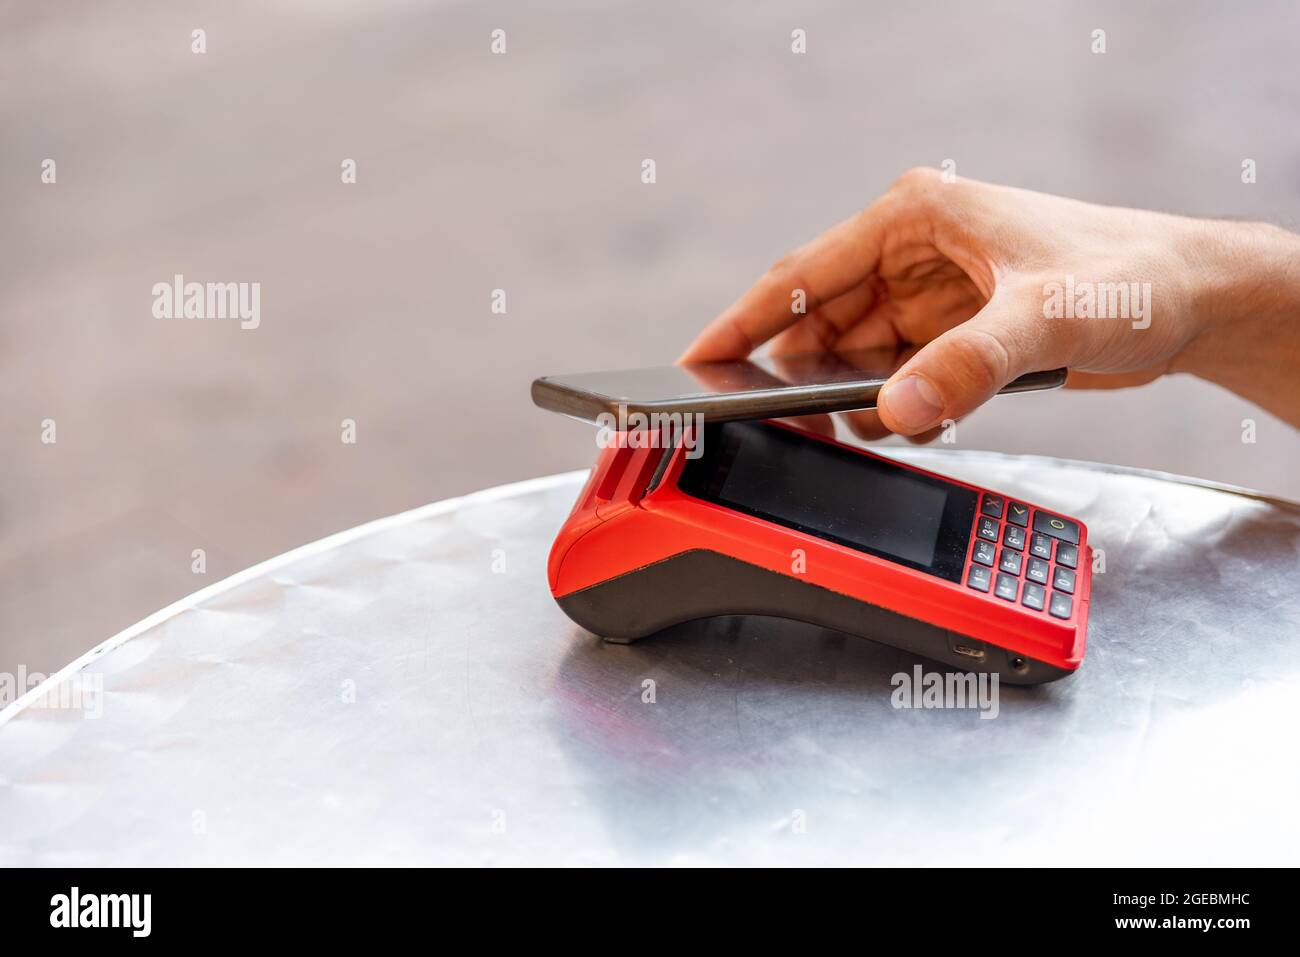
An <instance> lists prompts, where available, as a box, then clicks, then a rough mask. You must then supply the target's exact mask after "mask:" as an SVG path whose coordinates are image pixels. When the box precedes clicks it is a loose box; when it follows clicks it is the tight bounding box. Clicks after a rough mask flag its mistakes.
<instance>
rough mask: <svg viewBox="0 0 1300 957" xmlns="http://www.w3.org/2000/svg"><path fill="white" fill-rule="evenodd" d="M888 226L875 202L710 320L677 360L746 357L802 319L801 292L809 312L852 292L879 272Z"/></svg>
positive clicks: (784, 261) (790, 257)
mask: <svg viewBox="0 0 1300 957" xmlns="http://www.w3.org/2000/svg"><path fill="white" fill-rule="evenodd" d="M886 226H887V219H886V211H885V207H883V206H882V205H881V204H880V203H876V204H874V205H872V206H869V207H868V208H867V209H865V210H863V211H862V212H861V213H859V214H858V215H857V216H854V217H853V218H851V219H846V220H845V221H844V222H842V223H840V224H838V225H836V226H833V227H831V228H830V229H829V230H827V231H826V232H824V233H822V235H820V236H819V237H817V238H816V239H814V240H813V241H812V242H811V243H809V244H807V245H806V246H803V247H801V248H799V249H797V250H795V251H794V252H792V253H791V254H790V255H788V256H786V257H785V258H784V259H782V260H781V261H780V262H778V263H777V264H776V265H775V266H773V267H772V268H771V269H769V270H768V271H767V274H766V275H764V276H763V277H762V278H761V279H759V280H758V282H756V283H755V284H754V285H753V287H751V288H750V290H749V291H748V292H746V293H745V294H744V295H743V296H741V297H740V298H739V299H738V300H736V302H735V303H733V304H732V305H731V306H730V307H728V308H727V309H726V310H724V311H723V312H722V314H721V315H719V316H718V317H717V318H716V319H714V320H713V321H712V322H711V323H709V324H708V325H707V326H706V327H705V328H704V331H703V332H701V333H700V334H699V336H697V337H696V339H695V341H694V342H693V343H691V346H690V348H688V349H687V350H686V352H685V353H683V355H682V356H681V358H680V359H678V361H679V362H708V361H711V360H717V359H743V358H744V357H745V356H747V355H749V354H750V353H751V352H753V351H754V349H756V348H757V347H758V346H760V345H762V344H763V343H764V342H766V341H767V340H768V339H770V338H772V336H774V335H776V334H777V333H778V332H780V331H781V330H782V329H785V328H787V327H788V326H791V325H793V324H794V323H795V321H796V320H798V319H799V318H800V317H799V315H797V314H795V313H793V312H792V311H791V304H792V303H793V302H794V296H793V294H794V293H795V292H796V291H798V290H802V291H803V294H804V297H805V306H806V308H807V309H809V310H814V309H817V308H818V307H819V306H821V305H822V304H823V303H826V302H829V301H830V300H832V299H834V298H836V297H837V296H841V295H843V294H844V293H846V292H848V291H849V290H850V289H852V288H853V287H854V286H856V285H858V284H859V283H861V282H862V281H863V280H864V279H866V278H867V277H868V276H869V275H871V274H872V273H874V272H875V271H876V268H877V266H878V265H879V262H880V245H881V242H882V239H883V237H884V234H885V228H886Z"/></svg>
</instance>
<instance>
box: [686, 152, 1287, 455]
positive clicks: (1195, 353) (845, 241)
mask: <svg viewBox="0 0 1300 957" xmlns="http://www.w3.org/2000/svg"><path fill="white" fill-rule="evenodd" d="M1088 290H1091V291H1092V294H1091V296H1090V295H1089V293H1088ZM800 291H802V296H803V297H804V299H805V303H804V304H805V311H804V312H802V313H800V312H798V311H796V308H795V307H796V306H797V305H798V300H799V297H800ZM769 339H770V340H772V346H771V352H772V353H773V354H787V353H795V352H817V351H823V350H833V351H845V350H849V349H862V348H871V347H878V346H899V345H906V344H913V343H914V344H918V345H924V348H922V349H921V350H920V351H919V352H918V353H917V354H916V355H915V356H913V357H912V358H911V359H910V360H908V361H907V362H906V363H905V364H904V365H903V367H902V368H901V369H900V370H899V371H898V372H897V373H896V374H895V375H894V376H893V377H892V378H891V379H890V380H889V382H888V383H887V384H886V385H885V387H884V389H883V390H882V392H881V396H880V405H879V409H878V413H877V412H865V413H853V414H852V415H851V417H850V421H851V423H852V425H853V427H854V429H855V431H857V432H858V433H859V434H860V435H863V436H864V437H868V438H870V437H878V436H879V435H882V434H884V433H885V432H886V431H893V432H898V433H901V434H903V435H914V436H915V435H921V434H924V433H927V432H928V431H931V430H934V429H936V428H937V427H939V426H940V425H941V424H942V423H943V422H945V421H946V420H949V419H957V418H959V417H961V416H963V415H965V414H967V413H968V412H970V411H971V410H973V409H975V408H976V407H977V406H979V405H980V404H982V403H983V402H985V401H986V400H987V399H989V398H990V397H991V396H993V395H994V394H996V393H997V391H998V390H999V389H1001V388H1002V387H1003V386H1004V385H1005V384H1006V383H1008V382H1009V381H1011V380H1012V379H1014V378H1016V377H1017V376H1019V375H1022V374H1023V373H1026V372H1032V371H1037V370H1044V369H1054V368H1059V367H1061V366H1067V367H1069V368H1070V370H1071V374H1070V380H1069V385H1070V386H1072V387H1076V388H1116V387H1121V386H1130V385H1137V384H1141V383H1144V382H1149V381H1151V380H1152V379H1154V378H1156V377H1158V376H1161V375H1164V374H1167V373H1172V372H1190V373H1193V374H1196V375H1200V376H1201V377H1203V378H1206V379H1209V380H1211V381H1214V382H1218V383H1219V384H1221V385H1224V386H1226V387H1228V388H1230V389H1233V391H1236V392H1238V393H1240V394H1242V395H1243V396H1246V397H1247V398H1249V399H1251V400H1252V401H1255V402H1257V403H1259V404H1260V405H1263V406H1265V407H1266V408H1269V409H1270V410H1271V411H1273V412H1275V413H1276V414H1278V415H1281V416H1282V417H1283V418H1285V419H1287V420H1288V421H1289V422H1291V423H1292V424H1293V425H1300V237H1296V236H1295V235H1293V234H1291V233H1288V232H1286V231H1284V230H1281V229H1278V228H1276V227H1272V226H1267V225H1263V224H1252V223H1232V222H1219V221H1211V220H1197V219H1188V218H1185V217H1179V216H1170V215H1166V214H1163V213H1153V212H1147V211H1144V210H1135V209H1123V208H1118V207H1109V206H1095V205H1092V204H1090V203H1084V202H1079V201H1077V200H1071V199H1063V198H1061V197H1056V196H1049V195H1046V194H1043V193H1033V192H1029V191H1027V190H1021V189H1013V188H1010V187H1005V186H995V185H990V184H987V183H979V182H975V181H973V180H956V181H953V182H945V181H944V179H943V178H942V177H941V176H940V174H939V173H938V172H936V171H934V170H928V169H918V170H912V171H910V172H908V173H907V174H905V175H904V176H903V177H902V178H901V179H900V180H899V181H898V182H897V183H895V184H894V186H893V187H892V188H891V189H890V190H889V192H887V193H886V194H885V195H884V196H882V197H881V198H880V199H879V200H877V201H876V202H875V203H873V204H872V205H871V206H868V207H867V208H866V209H865V210H863V211H862V212H860V213H858V214H857V215H856V216H854V217H852V218H851V219H848V220H845V221H844V222H842V223H840V224H839V225H837V226H835V227H833V228H832V229H830V230H828V231H827V232H825V233H823V234H822V235H821V236H819V237H818V238H817V239H815V240H813V241H812V242H811V243H809V244H808V245H806V246H803V247H801V248H799V249H797V250H795V251H794V252H792V253H790V254H789V255H787V256H786V257H785V258H783V259H782V260H781V261H780V262H778V263H777V264H776V265H775V266H773V267H772V268H771V269H770V270H768V272H767V274H766V275H765V276H763V277H762V278H761V279H759V281H758V282H757V283H755V285H754V286H753V288H751V289H750V290H749V291H748V292H746V293H745V294H744V295H743V296H741V297H740V299H739V300H737V301H736V303H734V304H733V305H732V306H731V307H730V308H728V309H727V310H726V311H724V312H723V313H722V314H721V315H719V316H718V317H717V318H716V319H715V320H713V322H712V323H710V324H709V326H708V327H707V328H705V330H704V331H703V332H701V333H700V335H699V337H698V338H697V339H696V340H695V342H694V343H693V344H692V345H691V347H690V348H689V349H687V351H686V352H685V354H684V355H683V356H682V357H681V359H680V360H679V361H685V362H702V361H709V360H716V359H736V358H743V357H744V356H747V355H748V354H749V353H750V352H752V351H753V350H754V349H756V348H757V347H758V346H760V345H761V344H763V343H764V342H767V341H768V340H769Z"/></svg>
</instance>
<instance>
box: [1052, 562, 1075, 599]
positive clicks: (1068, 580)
mask: <svg viewBox="0 0 1300 957" xmlns="http://www.w3.org/2000/svg"><path fill="white" fill-rule="evenodd" d="M1052 587H1053V588H1055V589H1056V590H1057V591H1063V592H1065V593H1066V594H1067V595H1073V594H1074V572H1072V571H1070V569H1068V568H1062V567H1061V566H1060V565H1057V566H1056V574H1055V575H1053V576H1052Z"/></svg>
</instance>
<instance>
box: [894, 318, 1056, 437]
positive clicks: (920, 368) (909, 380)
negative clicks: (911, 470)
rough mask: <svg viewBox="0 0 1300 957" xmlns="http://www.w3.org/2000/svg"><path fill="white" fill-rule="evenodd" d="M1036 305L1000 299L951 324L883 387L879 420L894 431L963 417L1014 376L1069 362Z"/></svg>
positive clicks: (912, 431) (914, 429)
mask: <svg viewBox="0 0 1300 957" xmlns="http://www.w3.org/2000/svg"><path fill="white" fill-rule="evenodd" d="M1035 317H1036V313H1035V312H1034V311H1033V309H1032V307H1030V308H1022V306H1021V304H1017V303H1014V302H1008V301H1006V300H1005V298H1004V299H1003V300H1001V301H999V297H998V296H996V295H995V296H994V298H993V299H991V300H989V302H988V304H987V305H986V306H985V307H984V308H983V309H981V310H980V311H979V312H978V313H976V314H975V316H974V317H972V318H971V319H968V320H967V321H966V322H963V323H961V324H960V325H958V326H954V327H953V328H952V329H949V330H948V331H947V332H945V333H944V334H943V335H941V336H939V338H937V339H935V340H934V341H933V342H930V343H929V344H928V345H926V346H925V347H924V348H923V349H922V350H921V351H920V352H918V353H917V354H916V355H915V356H913V357H912V358H911V359H910V360H908V362H907V363H906V364H905V365H904V366H903V368H901V369H899V370H898V371H897V372H896V373H894V375H893V376H891V377H890V379H889V381H888V382H887V383H885V385H884V387H883V388H882V389H881V391H880V398H879V400H878V406H879V411H880V419H881V421H882V422H883V423H884V424H885V425H886V426H887V427H888V428H889V429H890V431H892V432H897V433H899V434H900V435H916V434H917V433H919V432H925V431H926V430H928V429H932V428H934V427H935V426H937V425H940V424H941V423H943V422H944V421H945V420H947V419H954V420H955V419H959V418H961V417H962V416H963V415H966V414H967V413H969V412H971V411H972V410H974V409H975V408H977V407H978V406H980V405H982V404H983V403H985V402H986V401H988V400H989V399H990V398H992V397H993V396H994V395H996V394H997V393H998V390H1000V389H1001V388H1002V387H1003V386H1005V385H1006V384H1007V383H1008V382H1010V381H1011V380H1012V379H1014V378H1016V377H1017V376H1020V375H1023V374H1024V373H1026V372H1031V371H1035V370H1039V369H1053V368H1057V367H1059V366H1062V365H1065V363H1064V362H1061V361H1058V360H1059V356H1057V353H1058V352H1059V351H1060V350H1059V348H1058V343H1057V342H1056V341H1055V337H1054V336H1052V335H1051V334H1050V331H1051V330H1050V329H1049V327H1048V324H1047V323H1044V322H1041V321H1036V318H1035Z"/></svg>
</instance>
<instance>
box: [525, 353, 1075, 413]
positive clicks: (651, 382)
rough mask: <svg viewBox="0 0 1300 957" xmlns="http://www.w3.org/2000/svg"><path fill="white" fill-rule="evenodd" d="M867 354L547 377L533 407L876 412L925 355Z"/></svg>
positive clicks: (1037, 384)
mask: <svg viewBox="0 0 1300 957" xmlns="http://www.w3.org/2000/svg"><path fill="white" fill-rule="evenodd" d="M919 348H920V347H919V346H911V347H908V348H905V349H863V350H856V351H852V352H819V353H804V354H799V355H787V356H763V357H752V358H749V359H745V360H741V361H737V362H699V363H690V364H686V365H675V366H661V367H658V368H650V369H626V370H621V371H613V372H580V373H577V374H575V375H561V376H544V377H542V378H540V379H537V380H536V381H535V382H533V403H534V404H535V405H537V406H540V407H541V408H543V409H548V410H550V411H551V412H559V413H560V414H561V415H568V416H572V417H573V418H576V419H582V420H583V421H586V422H595V423H600V422H602V421H609V419H610V418H611V417H613V418H614V419H615V420H616V421H619V422H624V421H629V420H631V421H646V420H649V419H650V418H651V417H652V416H655V415H656V414H658V415H665V414H667V415H673V414H677V415H696V414H699V415H703V416H704V417H705V418H707V419H708V420H709V421H710V422H729V421H736V420H741V419H767V418H774V417H788V416H797V415H812V414H815V413H821V412H848V411H851V410H854V409H874V408H875V407H876V398H877V396H879V394H880V388H881V386H883V385H884V384H885V383H886V382H887V381H889V378H890V376H892V375H893V374H894V373H895V372H897V371H898V370H899V368H901V367H902V365H903V363H905V362H906V361H907V360H908V359H910V358H911V357H912V356H913V355H915V353H916V352H917V351H918V350H919ZM1065 376H1066V370H1065V369H1050V370H1047V371H1045V372H1029V373H1026V374H1025V375H1022V376H1021V377H1020V378H1018V379H1014V380H1012V381H1011V382H1009V383H1007V385H1006V386H1005V387H1004V388H1003V389H1002V390H1001V393H1000V394H1007V393H1012V392H1035V391H1039V390H1043V389H1055V388H1058V387H1060V386H1062V385H1064V384H1065Z"/></svg>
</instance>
